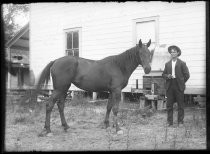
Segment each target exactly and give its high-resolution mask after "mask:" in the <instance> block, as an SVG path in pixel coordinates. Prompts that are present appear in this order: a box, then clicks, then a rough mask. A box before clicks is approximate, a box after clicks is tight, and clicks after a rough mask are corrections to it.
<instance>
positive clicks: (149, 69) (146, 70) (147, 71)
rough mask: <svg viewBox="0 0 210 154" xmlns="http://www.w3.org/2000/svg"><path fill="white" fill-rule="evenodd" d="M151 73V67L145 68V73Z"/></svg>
mask: <svg viewBox="0 0 210 154" xmlns="http://www.w3.org/2000/svg"><path fill="white" fill-rule="evenodd" d="M150 71H151V67H150V66H149V67H145V68H144V73H145V74H149V72H150Z"/></svg>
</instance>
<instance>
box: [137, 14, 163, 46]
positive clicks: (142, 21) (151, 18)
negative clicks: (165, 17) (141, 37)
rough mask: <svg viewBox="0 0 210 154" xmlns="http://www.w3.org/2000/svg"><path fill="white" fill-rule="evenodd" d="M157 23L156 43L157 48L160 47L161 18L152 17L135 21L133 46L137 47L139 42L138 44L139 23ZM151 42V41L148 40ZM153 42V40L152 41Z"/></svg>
mask: <svg viewBox="0 0 210 154" xmlns="http://www.w3.org/2000/svg"><path fill="white" fill-rule="evenodd" d="M150 21H154V22H155V43H156V46H157V45H159V16H152V17H144V18H137V19H133V45H136V44H137V43H138V42H136V41H137V40H136V38H137V33H136V32H137V24H138V23H144V22H150ZM148 41H149V40H148ZM152 42H153V40H152Z"/></svg>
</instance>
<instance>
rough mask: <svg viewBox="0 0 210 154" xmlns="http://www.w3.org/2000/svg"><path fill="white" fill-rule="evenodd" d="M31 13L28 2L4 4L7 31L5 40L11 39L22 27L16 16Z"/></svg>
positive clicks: (4, 20) (5, 29)
mask: <svg viewBox="0 0 210 154" xmlns="http://www.w3.org/2000/svg"><path fill="white" fill-rule="evenodd" d="M28 14H29V5H28V4H3V22H4V32H5V35H4V36H5V42H7V41H8V40H10V39H11V38H12V37H13V36H14V34H15V33H16V32H17V31H18V30H19V29H20V28H21V27H20V25H18V24H17V23H16V20H15V19H16V17H17V16H19V15H24V16H25V17H26V16H27V15H28Z"/></svg>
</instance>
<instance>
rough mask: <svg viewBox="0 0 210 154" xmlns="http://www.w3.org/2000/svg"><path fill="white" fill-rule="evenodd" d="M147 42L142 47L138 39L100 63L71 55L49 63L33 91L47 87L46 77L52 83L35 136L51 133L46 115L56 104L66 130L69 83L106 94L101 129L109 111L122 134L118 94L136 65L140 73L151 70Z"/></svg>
mask: <svg viewBox="0 0 210 154" xmlns="http://www.w3.org/2000/svg"><path fill="white" fill-rule="evenodd" d="M150 44H151V39H150V40H149V42H148V43H146V44H143V43H142V41H141V39H140V40H139V42H138V44H137V45H136V46H134V47H132V48H130V49H128V50H126V51H125V52H123V53H120V54H118V55H113V56H108V57H105V58H103V59H101V60H90V59H85V58H81V57H75V56H64V57H61V58H58V59H56V60H54V61H51V62H50V63H49V64H47V66H46V67H45V68H44V69H43V71H42V72H41V75H40V77H39V79H38V82H37V85H36V88H35V91H36V93H35V94H36V95H37V94H38V93H40V90H41V89H42V87H43V86H44V85H45V84H48V81H49V79H50V74H51V77H52V82H53V89H54V90H53V92H52V94H51V96H50V97H49V99H48V100H47V102H46V117H45V125H44V129H43V130H42V132H41V133H40V134H39V136H48V135H49V134H52V133H51V129H50V115H51V111H52V109H53V107H54V105H55V103H56V102H57V106H58V109H59V113H60V118H61V125H62V126H63V128H64V130H65V131H67V129H68V128H70V127H69V125H68V124H67V122H66V119H65V116H64V106H65V103H64V102H65V98H66V95H67V92H68V89H69V88H70V86H71V84H74V85H75V86H76V87H78V88H80V89H83V90H85V91H90V92H109V99H108V103H107V107H106V109H107V110H106V115H105V120H104V122H102V124H103V128H107V127H109V115H110V112H111V110H112V112H113V115H114V126H115V127H116V132H117V133H118V132H119V131H122V130H121V129H120V127H119V125H118V120H117V114H118V109H119V102H120V99H121V91H122V89H123V88H124V87H126V86H127V84H128V80H129V77H130V76H131V74H132V72H133V71H134V70H135V69H136V68H137V66H138V65H139V64H140V65H142V67H143V69H144V72H145V73H146V74H148V73H149V72H150V71H151V66H150V62H151V58H152V57H151V56H152V54H151V52H150V51H149V49H148V47H149V46H150Z"/></svg>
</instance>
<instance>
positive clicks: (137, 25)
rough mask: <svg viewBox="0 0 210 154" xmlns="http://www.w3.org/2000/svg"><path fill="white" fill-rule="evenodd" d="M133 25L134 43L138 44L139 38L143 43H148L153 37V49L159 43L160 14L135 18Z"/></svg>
mask: <svg viewBox="0 0 210 154" xmlns="http://www.w3.org/2000/svg"><path fill="white" fill-rule="evenodd" d="M133 26H134V27H133V30H134V35H133V42H134V44H137V43H138V41H139V39H141V40H142V43H147V42H148V41H149V39H151V45H150V49H151V50H152V49H154V48H155V46H156V45H158V16H155V17H148V18H139V19H135V20H133Z"/></svg>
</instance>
